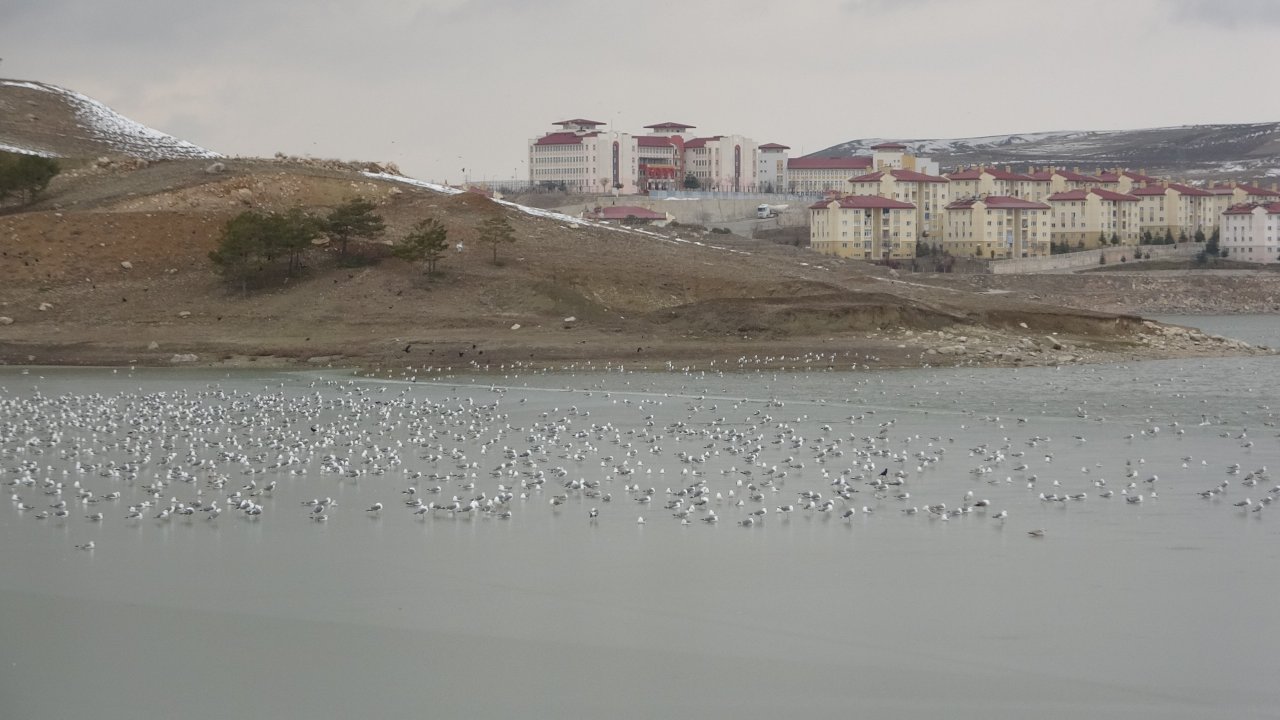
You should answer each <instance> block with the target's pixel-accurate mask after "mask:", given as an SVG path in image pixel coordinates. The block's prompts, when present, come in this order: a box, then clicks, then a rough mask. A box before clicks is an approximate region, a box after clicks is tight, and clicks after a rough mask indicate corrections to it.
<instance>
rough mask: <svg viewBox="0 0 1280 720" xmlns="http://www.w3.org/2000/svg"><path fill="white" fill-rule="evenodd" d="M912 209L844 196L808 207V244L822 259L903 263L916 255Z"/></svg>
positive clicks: (882, 200) (875, 199)
mask: <svg viewBox="0 0 1280 720" xmlns="http://www.w3.org/2000/svg"><path fill="white" fill-rule="evenodd" d="M915 218H916V206H915V205H912V204H911V203H909V202H902V201H901V200H893V199H890V198H883V197H877V196H873V195H846V196H845V197H842V198H835V199H832V200H827V201H823V202H818V203H814V204H813V205H810V206H809V244H810V246H811V247H812V248H813V250H814V251H816V252H819V253H822V254H824V255H835V256H838V257H846V258H857V259H859V260H906V259H910V258H913V257H915V255H916V228H915Z"/></svg>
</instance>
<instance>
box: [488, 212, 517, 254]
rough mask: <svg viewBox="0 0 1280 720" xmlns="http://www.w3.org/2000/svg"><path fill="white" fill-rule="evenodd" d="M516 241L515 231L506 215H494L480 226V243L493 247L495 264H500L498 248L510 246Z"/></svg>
mask: <svg viewBox="0 0 1280 720" xmlns="http://www.w3.org/2000/svg"><path fill="white" fill-rule="evenodd" d="M515 241H516V236H515V231H514V230H512V229H511V223H509V222H507V217H506V216H505V215H494V216H493V217H491V218H489V219H488V220H485V221H484V223H483V224H481V225H480V242H482V243H487V244H489V245H490V246H492V247H493V264H494V265H497V264H499V263H498V246H499V245H508V244H511V243H514V242H515Z"/></svg>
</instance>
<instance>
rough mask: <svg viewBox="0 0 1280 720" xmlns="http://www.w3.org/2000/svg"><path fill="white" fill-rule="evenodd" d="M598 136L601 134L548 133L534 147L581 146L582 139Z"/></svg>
mask: <svg viewBox="0 0 1280 720" xmlns="http://www.w3.org/2000/svg"><path fill="white" fill-rule="evenodd" d="M596 135H599V133H587V134H585V135H579V134H578V133H571V132H557V133H547V134H546V135H543V136H542V137H540V138H538V141H537V142H535V143H534V145H581V144H582V138H584V137H595V136H596Z"/></svg>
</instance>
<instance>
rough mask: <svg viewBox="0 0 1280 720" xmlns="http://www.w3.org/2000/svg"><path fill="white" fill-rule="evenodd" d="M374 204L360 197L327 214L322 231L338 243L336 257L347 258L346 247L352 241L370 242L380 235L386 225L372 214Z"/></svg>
mask: <svg viewBox="0 0 1280 720" xmlns="http://www.w3.org/2000/svg"><path fill="white" fill-rule="evenodd" d="M374 208H375V206H374V204H373V203H371V202H369V201H368V200H365V199H364V198H362V197H357V198H354V199H352V200H349V201H347V202H345V203H343V204H341V205H339V206H337V207H336V208H334V209H333V211H332V212H330V213H329V218H328V219H327V220H326V221H325V225H324V230H325V233H326V234H328V235H329V237H331V238H333V239H334V240H336V241H337V242H338V256H339V257H341V258H345V257H346V256H347V245H348V243H350V241H351V240H353V239H357V238H359V239H362V240H372V239H373V238H375V237H377V236H379V235H381V234H382V232H383V230H385V229H386V223H384V222H383V221H382V216H381V215H378V214H377V213H375V212H374Z"/></svg>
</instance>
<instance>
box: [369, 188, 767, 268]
mask: <svg viewBox="0 0 1280 720" xmlns="http://www.w3.org/2000/svg"><path fill="white" fill-rule="evenodd" d="M361 174H362V175H364V176H365V177H369V178H373V179H375V180H386V181H389V182H397V183H404V184H405V185H412V186H414V187H420V188H424V189H426V190H431V191H432V192H438V193H442V194H444V195H460V194H462V193H464V192H466V190H462V189H459V188H456V187H449V186H448V185H439V184H437V183H433V182H427V181H425V180H416V179H414V178H410V177H405V176H403V175H393V174H391V173H378V172H367V171H366V172H363V173H361ZM494 202H496V203H498V204H499V205H504V206H506V207H509V208H511V209H513V210H518V211H520V212H522V213H524V214H526V215H532V216H533V217H540V218H545V219H547V220H554V221H555V222H558V223H563V224H565V225H567V226H569V227H593V228H600V229H602V230H611V231H613V232H619V233H625V234H627V235H643V236H645V237H650V238H653V239H655V240H662V241H663V242H668V243H672V244H675V245H696V246H698V247H705V248H710V249H712V250H720V251H722V252H728V253H733V254H735V255H750V254H751V253H749V252H747V251H745V250H737V249H735V248H730V247H725V246H723V245H709V244H707V243H703V242H699V241H697V240H688V239H685V238H682V237H680V236H678V235H676V236H672V235H664V234H662V233H656V232H653V231H652V230H646V229H644V228H643V227H628V226H626V225H611V224H609V223H607V222H596V221H593V220H584V219H583V218H579V217H574V216H572V215H566V214H564V213H561V212H556V211H554V210H544V209H542V208H535V207H529V206H528V205H520V204H519V203H513V202H510V201H508V200H494Z"/></svg>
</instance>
